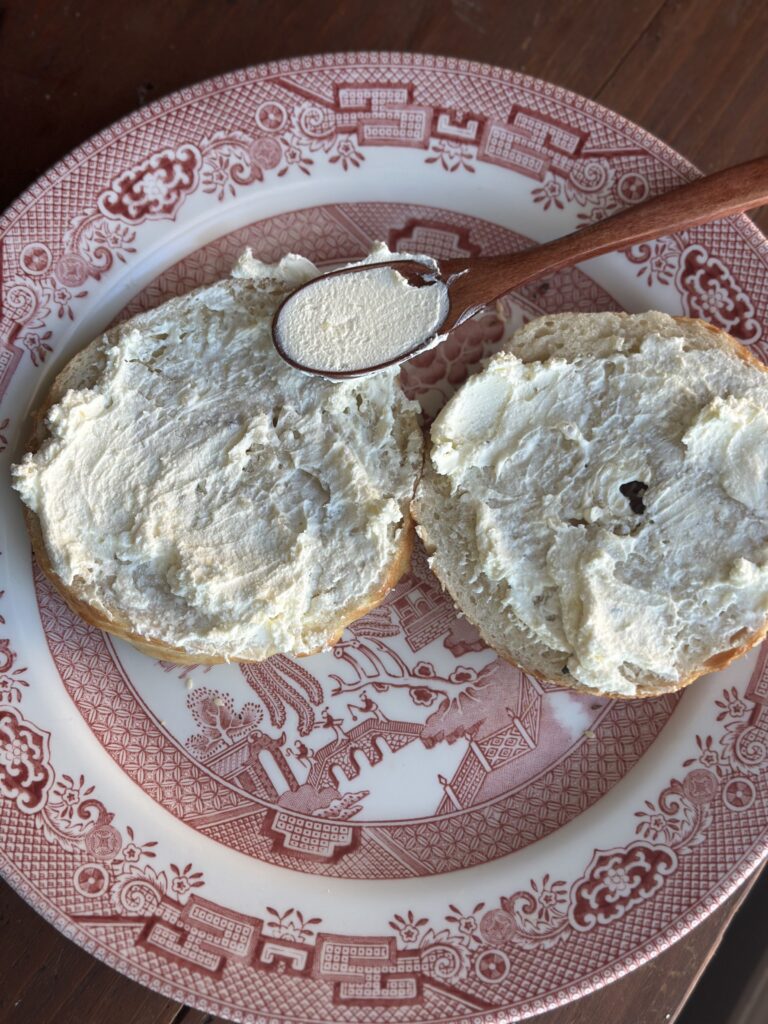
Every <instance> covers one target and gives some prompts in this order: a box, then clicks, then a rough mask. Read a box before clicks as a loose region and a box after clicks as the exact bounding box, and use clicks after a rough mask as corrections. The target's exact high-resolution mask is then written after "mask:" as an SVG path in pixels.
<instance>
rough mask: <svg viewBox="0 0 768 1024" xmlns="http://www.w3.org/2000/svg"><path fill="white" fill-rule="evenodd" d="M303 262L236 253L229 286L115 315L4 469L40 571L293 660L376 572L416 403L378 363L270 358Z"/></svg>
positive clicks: (413, 434)
mask: <svg viewBox="0 0 768 1024" xmlns="http://www.w3.org/2000/svg"><path fill="white" fill-rule="evenodd" d="M318 273H319V271H318V270H317V268H316V267H315V266H314V265H313V264H312V263H310V262H309V261H308V260H305V259H303V258H302V257H299V256H287V257H285V258H284V259H283V260H281V262H280V263H279V264H277V265H274V266H270V265H266V264H263V263H260V262H259V261H258V260H255V259H254V258H253V257H252V256H251V254H250V252H246V253H245V254H244V255H243V257H242V258H241V259H240V261H239V262H238V264H237V266H236V267H235V270H234V271H233V276H232V278H231V279H228V280H225V281H221V282H218V283H216V284H213V285H210V286H208V287H206V288H203V289H199V290H197V291H195V292H192V293H190V294H189V295H187V296H184V297H183V298H182V299H179V300H174V301H172V302H171V303H167V304H165V305H164V306H161V307H159V308H158V309H156V310H152V311H150V312H147V313H144V314H141V315H140V316H138V317H136V318H134V319H133V320H131V321H129V322H127V323H125V324H122V325H118V326H117V327H115V328H113V329H112V330H111V331H110V332H109V333H108V334H106V335H105V336H104V337H103V339H102V342H101V344H100V345H99V347H98V351H92V352H89V353H88V356H87V357H88V359H89V360H90V362H89V363H88V364H87V365H86V373H87V374H89V378H90V379H88V380H87V381H86V383H78V381H77V380H76V379H75V380H74V386H73V387H72V388H71V390H68V391H67V392H66V393H65V394H64V395H63V397H62V398H61V399H60V401H58V403H57V404H55V405H54V406H53V407H52V408H51V409H50V411H49V412H48V415H47V424H46V425H47V428H48V437H47V439H46V440H45V441H44V442H43V443H42V445H41V447H40V449H39V450H38V451H37V452H36V453H35V454H29V455H27V456H26V457H25V458H24V459H23V460H22V461H21V464H20V465H18V466H17V467H15V470H14V477H13V479H14V486H15V487H16V489H17V490H18V492H19V494H20V495H21V497H22V498H23V500H24V501H25V502H26V504H27V505H28V506H29V507H30V508H31V509H32V510H33V511H34V512H35V513H36V514H37V516H38V517H39V519H40V523H41V526H42V531H43V536H44V539H45V546H46V550H47V553H48V555H49V558H50V561H51V564H52V567H53V569H54V571H55V572H56V573H57V575H58V576H59V577H60V578H61V579H62V580H63V581H64V583H65V584H67V585H68V586H71V587H73V588H76V591H77V593H78V594H79V595H80V596H81V597H82V598H83V599H84V600H86V601H87V602H88V603H89V604H91V605H92V606H93V607H96V608H99V609H101V610H103V611H104V613H106V614H107V616H111V615H113V614H114V613H115V612H117V613H118V614H119V615H120V616H121V617H123V618H125V619H126V620H127V621H128V623H129V625H130V627H131V628H132V630H133V631H134V632H136V633H138V634H140V635H141V636H142V637H145V638H151V639H155V640H159V641H161V642H163V643H166V644H170V645H173V646H176V647H181V648H183V649H184V650H185V651H187V652H190V653H192V654H203V655H211V656H220V657H225V658H226V657H229V656H233V657H240V658H252V659H254V660H259V659H262V658H266V657H268V656H269V655H271V654H273V653H275V652H279V651H290V652H297V653H303V652H307V651H310V650H312V649H314V648H316V647H317V646H318V645H322V644H323V643H324V642H325V641H326V639H327V637H328V635H329V628H330V627H329V623H333V622H335V621H337V620H338V619H339V618H340V617H343V616H344V615H345V614H347V615H348V614H349V613H350V611H352V610H354V609H355V608H357V607H358V606H359V605H360V603H361V602H364V601H365V599H368V600H370V599H373V598H375V595H376V593H377V588H380V587H381V586H382V584H383V582H384V579H385V578H386V575H387V572H388V571H389V568H390V565H391V562H392V559H393V558H394V556H395V554H396V552H397V551H398V550H399V545H400V543H401V539H402V530H403V528H404V515H405V513H406V511H407V507H408V502H409V500H410V498H411V496H412V492H413V487H414V483H415V479H416V475H417V473H418V471H419V468H420V465H421V447H422V439H421V433H420V430H419V428H418V425H417V423H416V420H415V415H416V411H417V408H418V407H417V406H416V405H415V403H412V402H409V401H408V400H407V399H406V398H405V397H404V395H403V393H402V391H401V389H400V387H399V385H398V383H397V379H396V375H397V371H396V369H393V370H390V371H384V372H382V373H380V374H376V375H375V376H372V377H370V378H366V379H365V380H358V381H345V382H342V383H332V382H330V381H326V380H323V379H322V378H319V377H307V376H305V375H304V374H301V373H298V372H297V371H296V370H293V369H291V368H290V367H289V366H288V365H287V364H286V363H285V362H284V361H283V360H282V359H280V357H279V356H278V355H277V353H276V352H275V350H274V347H273V345H272V338H271V321H272V316H273V314H274V311H275V309H276V308H277V306H278V305H279V303H280V302H281V301H282V299H283V298H284V297H285V296H286V295H287V294H288V293H289V292H290V291H292V290H293V289H294V288H296V287H297V286H298V285H300V284H303V283H305V282H306V281H308V280H311V279H312V278H313V277H315V276H316V275H317V274H318ZM94 368H95V371H96V372H91V371H92V370H93V369H94Z"/></svg>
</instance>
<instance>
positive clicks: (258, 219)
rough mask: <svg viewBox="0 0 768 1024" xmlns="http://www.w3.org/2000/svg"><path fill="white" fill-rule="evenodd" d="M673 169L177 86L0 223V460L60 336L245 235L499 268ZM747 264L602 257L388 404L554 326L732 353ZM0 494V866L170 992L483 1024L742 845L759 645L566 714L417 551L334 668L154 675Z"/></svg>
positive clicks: (616, 131) (529, 89)
mask: <svg viewBox="0 0 768 1024" xmlns="http://www.w3.org/2000/svg"><path fill="white" fill-rule="evenodd" d="M695 173H696V172H695V171H694V170H693V168H691V166H690V165H689V164H687V163H686V162H685V161H684V160H682V159H681V158H680V157H679V156H678V155H677V154H675V153H674V152H673V151H671V150H670V149H668V148H667V147H666V146H664V145H663V144H661V143H660V142H658V141H657V140H656V139H654V138H652V137H651V136H649V135H648V134H647V133H645V132H643V131H641V130H640V129H639V128H637V127H635V126H634V125H632V124H630V123H628V122H627V121H625V120H623V119H622V118H620V117H619V116H618V115H616V114H614V113H611V112H610V111H607V110H605V109H603V108H601V107H599V106H597V105H595V104H593V103H591V102H589V101H587V100H585V99H583V98H581V97H579V96H576V95H574V94H572V93H568V92H565V91H563V90H562V89H559V88H557V87H555V86H552V85H548V84H546V83H544V82H539V81H535V80H533V79H530V78H526V77H524V76H522V75H516V74H513V73H512V72H508V71H503V70H500V69H497V68H492V67H486V66H481V65H475V64H469V63H466V62H461V61H454V60H447V59H440V58H434V57H427V56H418V55H408V54H351V55H340V56H338V55H337V56H323V57H315V58H305V59H301V60H295V61H286V62H281V63H279V64H275V65H265V66H262V67H257V68H250V69H247V70H245V71H242V72H237V73H235V74H232V75H227V76H225V77H223V78H220V79H215V80H213V81H210V82H206V83H203V84H201V85H199V86H196V87H194V88H192V89H187V90H184V91H182V92H180V93H176V94H174V95H173V96H170V97H168V98H166V99H164V100H162V101H160V102H158V103H155V104H153V105H151V106H149V107H146V108H144V109H143V110H141V111H139V112H137V113H136V114H134V115H132V116H130V117H128V118H126V119H125V120H124V121H122V122H120V123H119V124H117V125H115V126H113V127H112V128H109V129H107V130H106V131H105V132H103V133H102V134H101V135H99V136H97V137H95V138H94V139H92V140H91V141H89V142H88V143H86V144H85V145H84V146H83V147H81V149H79V150H78V151H76V152H75V153H73V154H72V155H71V156H69V157H67V158H66V159H65V160H63V161H62V162H61V163H60V164H58V165H57V166H56V167H55V168H54V169H53V170H52V171H50V172H49V174H47V175H46V176H45V177H43V178H41V179H40V180H39V181H38V182H37V183H35V185H33V186H32V188H31V189H30V190H29V191H28V192H27V193H26V194H25V195H24V196H22V197H21V199H19V201H18V202H17V203H16V204H15V205H14V206H13V207H12V208H11V209H10V210H9V211H8V212H7V214H6V215H5V217H4V218H3V219H2V221H0V244H1V245H2V289H3V291H2V320H1V321H0V337H1V339H2V348H0V447H2V455H1V456H0V457H2V458H3V459H5V460H6V461H8V460H10V459H11V458H13V457H15V456H16V455H17V454H18V452H19V451H20V450H21V446H22V445H23V439H24V435H25V431H26V429H28V428H27V424H28V420H29V413H30V410H31V409H33V408H34V407H35V405H36V404H37V403H38V402H39V401H40V399H41V397H42V395H43V394H44V392H45V390H46V388H47V387H48V385H49V384H50V380H51V378H52V375H53V373H54V372H55V370H56V369H57V368H58V367H60V366H61V365H63V363H64V362H65V361H66V360H67V359H68V358H69V357H70V356H71V355H72V354H73V353H74V352H75V351H76V350H77V349H78V348H79V347H80V346H81V345H82V344H83V343H85V342H86V341H88V340H90V338H92V337H93V336H94V335H95V334H96V333H97V332H98V331H99V330H101V329H102V328H103V327H104V326H106V325H107V324H108V323H110V322H111V321H112V320H114V319H115V318H117V317H123V316H128V315H130V314H131V313H133V312H136V311H137V310H139V309H145V308H147V307H149V306H152V305H155V304H157V303H159V302H161V301H162V300H163V299H164V298H166V297H168V296H171V295H176V294H181V293H183V292H186V291H188V290H189V289H190V288H192V287H195V286H196V285H199V284H204V283H206V282H209V281H212V280H215V279H216V278H217V277H220V276H223V275H225V274H226V273H227V272H228V271H229V269H230V267H231V266H232V263H233V262H234V259H235V258H236V256H237V254H238V253H239V252H240V251H241V250H242V248H243V247H244V246H246V245H250V246H251V247H252V248H253V249H254V251H255V252H256V254H257V255H258V256H259V257H261V258H263V259H270V260H271V259H277V258H279V257H280V256H281V255H282V254H284V253H285V252H286V251H289V250H293V251H300V252H302V253H304V254H306V255H307V256H309V257H311V258H312V259H314V260H316V261H318V262H320V263H330V262H333V261H337V260H341V259H345V258H348V257H353V256H357V255H359V254H360V253H362V252H363V251H365V249H366V247H367V246H368V245H369V244H370V242H371V241H372V240H374V239H383V240H385V241H387V242H388V244H389V245H390V247H391V248H392V249H394V250H404V251H411V252H413V251H425V252H429V253H432V254H433V255H435V256H459V255H463V254H473V255H474V254H479V253H484V254H492V253H499V252H503V251H509V250H514V249H516V248H522V247H524V246H526V245H528V244H530V242H531V241H532V240H544V239H546V238H549V237H553V236H555V235H557V234H561V233H564V232H566V231H568V230H571V229H572V228H573V227H574V226H576V225H578V224H581V223H588V222H591V221H593V220H595V219H597V218H599V217H602V216H605V215H607V214H609V213H611V212H613V211H614V210H617V209H619V208H621V207H622V206H626V205H628V204H631V203H635V202H638V201H640V200H642V199H644V198H645V197H646V196H648V195H650V194H654V193H657V192H660V191H663V190H665V189H668V188H670V187H672V186H673V185H675V184H677V183H679V182H681V181H684V180H687V179H690V178H692V177H694V176H695ZM767 269H768V245H767V244H766V242H765V240H764V239H763V237H762V236H761V235H760V233H759V232H758V231H757V230H756V229H755V228H754V226H753V225H752V224H751V222H750V221H749V220H748V219H746V218H745V217H737V218H732V219H729V220H727V221H722V222H720V223H717V224H711V225H706V226H703V227H700V228H696V229H694V230H691V231H689V232H685V233H683V234H680V235H676V236H674V237H672V238H665V239H660V240H659V241H657V242H654V243H651V244H648V245H642V246H636V247H635V248H633V249H632V250H630V251H628V252H626V253H623V254H616V255H613V256H607V257H603V258H601V259H599V260H594V261H591V262H590V263H589V264H585V265H584V267H583V268H582V269H574V270H570V271H564V272H561V273H558V274H556V275H554V276H553V277H551V278H549V279H547V280H544V281H541V282H538V283H535V284H532V285H529V286H527V287H525V288H523V289H521V290H520V291H519V292H517V293H515V294H512V295H509V296H507V297H506V298H505V299H504V300H503V301H502V303H501V304H500V306H499V308H498V310H497V311H494V312H488V313H486V314H485V315H484V316H481V317H479V318H478V319H476V320H474V321H472V322H471V323H469V324H467V325H466V326H464V327H463V328H461V329H460V330H459V331H457V332H455V333H454V335H452V336H451V337H450V338H449V339H448V340H447V341H446V342H445V343H444V344H443V345H441V346H440V347H439V348H437V349H435V350H433V351H430V352H428V353H425V354H423V355H421V356H419V357H418V358H416V359H414V360H412V361H411V362H410V363H409V364H407V365H406V367H405V368H404V371H403V377H404V383H405V385H406V387H407V389H408V391H409V393H410V394H411V395H413V396H414V397H416V398H417V399H419V400H420V401H421V403H422V405H423V407H424V409H425V411H426V413H427V415H428V416H429V415H432V414H434V412H435V411H436V410H437V409H438V408H439V407H440V406H441V404H442V403H443V402H444V401H445V400H446V398H447V397H448V396H449V395H450V394H451V393H452V391H453V390H454V389H455V387H456V386H457V385H458V384H459V383H460V382H461V381H462V380H463V379H464V378H465V377H466V375H467V373H468V372H471V370H472V368H473V367H474V366H475V365H476V364H478V363H479V361H480V360H481V359H483V358H484V357H486V356H487V355H489V354H490V353H491V352H493V351H494V350H495V349H496V348H498V346H499V344H500V343H501V342H502V341H503V339H504V337H505V336H506V335H507V334H508V332H509V331H510V330H512V329H514V328H515V327H516V326H517V325H519V324H520V323H521V322H523V320H525V319H526V318H529V317H532V316H536V315H539V314H541V313H546V312H557V311H561V310H600V309H612V308H626V309H630V310H641V309H646V308H651V307H652V308H659V309H664V310H667V311H669V312H672V313H685V314H687V315H692V316H703V317H705V318H707V319H708V320H710V321H712V322H713V323H716V324H717V325H718V326H722V327H724V328H725V329H727V330H728V331H730V332H731V333H733V334H735V335H736V336H738V337H739V338H741V339H742V340H743V341H744V342H745V343H746V344H749V345H750V346H752V347H753V349H754V350H755V351H756V353H757V354H758V355H760V356H761V357H764V356H765V355H766V338H765V335H764V329H763V324H765V323H766V307H767V305H768V285H766V281H767V280H768V278H767V277H766V270H767ZM1 500H2V503H3V506H2V507H3V515H2V519H1V522H2V537H0V548H1V550H2V555H1V556H0V576H2V583H1V584H0V586H2V588H3V591H4V593H3V596H2V598H1V599H0V630H2V632H1V633H0V829H1V831H0V865H1V866H2V870H3V873H4V875H5V876H6V878H7V879H8V880H9V881H10V882H11V884H12V885H14V886H15V887H16V888H17V890H18V891H19V892H20V893H21V894H22V895H23V896H24V897H25V898H26V899H27V900H28V901H29V902H30V903H31V904H32V905H33V906H34V907H35V908H36V909H37V910H39V911H40V912H41V913H42V914H43V915H45V916H46V917H47V918H48V919H49V920H51V921H53V922H54V923H55V924H56V925H57V927H59V928H60V929H61V930H62V931H63V932H64V933H65V934H66V935H68V936H70V937H71V938H73V939H74V940H75V941H76V942H78V943H80V944H81V945H82V946H84V947H85V948H86V949H88V950H89V951H91V952H92V953H94V954H95V955H96V956H99V957H100V958H102V959H103V960H105V961H106V962H108V963H110V964H112V965H113V966H115V967H117V968H118V969H119V970H121V971H123V972H124V973H125V974H127V975H129V976H130V977H132V978H135V979H137V980H138V981H141V982H143V983H144V984H147V985H150V986H152V987H153V988H155V989H157V990H159V991H161V992H164V993H166V994H168V995H169V996H173V997H174V998H178V999H182V1000H185V1001H187V1002H190V1003H192V1004H194V1005H196V1006H199V1007H201V1008H203V1009H205V1010H208V1011H210V1012H213V1013H219V1014H222V1015H224V1016H228V1017H232V1018H235V1019H237V1020H242V1021H248V1022H256V1021H276V1020H278V1019H279V1020H281V1021H296V1022H326V1024H327V1022H329V1021H345V1022H350V1024H358V1022H361V1024H362V1022H376V1021H380V1022H388V1024H389V1022H397V1021H402V1022H406V1021H408V1022H415V1021H419V1022H425V1024H437V1022H443V1021H446V1022H447V1021H478V1022H479V1021H484V1022H486V1024H500V1022H502V1021H509V1020H515V1019H519V1018H521V1017H525V1016H528V1015H532V1014H535V1013H538V1012H541V1011H542V1010H545V1009H548V1008H551V1007H554V1006H557V1005H560V1004H562V1003H565V1002H567V1001H568V1000H571V999H575V998H577V997H578V996H580V995H583V994H585V993H587V992H589V991H592V990H593V989H595V988H597V987H599V986H600V985H604V984H606V983H607V982H609V981H611V980H613V979H614V978H617V977H619V976H620V975H622V974H624V973H626V972H627V971H629V970H631V969H632V968H633V967H636V966H638V965H639V964H641V963H643V962H644V961H646V960H647V959H649V958H650V957H652V956H654V955H656V954H657V953H659V952H660V951H661V950H662V949H664V948H665V947H666V946H667V945H669V944H670V943H671V942H673V941H674V940H675V939H676V938H678V937H679V936H681V935H682V934H684V933H685V932H686V931H687V930H688V929H690V928H691V927H693V925H695V924H696V923H697V922H698V921H700V920H701V919H702V918H703V917H705V916H706V915H707V914H708V913H709V912H710V911H711V910H712V909H714V908H715V907H716V906H717V905H718V904H719V903H720V902H721V901H722V900H723V899H725V898H726V896H727V895H728V894H729V893H730V892H731V891H733V889H734V888H735V886H736V885H738V883H739V882H740V881H741V880H742V879H743V878H744V877H745V876H746V875H747V874H748V873H749V872H750V871H751V870H752V869H753V868H754V867H755V866H756V864H757V863H758V861H759V859H760V858H761V857H762V856H763V855H764V854H765V852H766V849H767V848H768V797H766V788H765V785H764V784H763V783H764V775H765V772H766V768H767V767H768V748H767V746H766V729H767V726H766V721H767V718H768V712H766V711H765V705H766V703H767V702H768V668H766V666H765V653H764V651H755V652H753V653H752V655H751V656H749V657H748V658H746V659H744V660H742V661H740V662H739V663H738V664H736V665H734V666H732V667H731V668H730V669H728V670H727V671H726V672H724V673H721V674H719V675H718V676H712V677H709V678H708V679H707V680H703V681H701V682H700V683H697V685H696V686H695V687H693V688H692V689H691V690H689V691H686V693H685V695H684V696H682V697H677V696H674V697H662V698H659V699H657V700H646V701H630V702H611V701H605V700H602V699H600V698H590V697H589V696H578V695H576V694H572V693H570V692H569V691H567V690H564V689H562V688H560V687H555V686H549V685H543V684H540V683H538V682H537V681H536V680H534V679H531V678H530V677H528V676H526V675H525V674H524V673H522V672H520V671H518V670H517V669H514V668H512V667H511V666H509V665H507V664H506V663H504V662H502V661H500V660H499V659H497V658H496V657H495V656H494V654H493V652H492V651H490V650H489V649H488V648H487V647H486V646H485V645H484V644H483V643H482V641H481V640H480V638H479V636H478V635H477V633H476V632H475V631H474V630H473V629H472V628H471V627H469V626H468V625H467V623H466V622H465V621H464V620H462V619H460V618H457V616H456V614H455V611H454V609H453V607H452V605H451V603H450V602H449V601H447V600H446V598H445V597H444V596H443V595H442V593H441V592H440V589H439V587H438V586H437V585H436V581H435V580H434V579H433V577H432V576H431V574H430V572H429V569H428V567H427V565H426V560H425V558H424V555H423V552H421V551H419V550H417V551H416V553H415V555H414V560H413V565H412V569H411V572H410V574H409V575H408V576H407V577H406V578H405V579H404V580H403V581H401V583H400V584H399V585H398V586H397V587H396V588H395V590H394V591H393V592H392V593H391V594H390V596H389V598H388V600H387V601H386V602H385V604H384V605H383V606H382V607H381V608H379V609H377V610H376V611H375V612H373V613H372V614H370V615H368V616H367V617H366V618H364V619H362V620H360V621H359V622H356V623H354V624H353V625H352V626H351V627H350V628H349V629H348V630H347V632H346V633H345V635H344V637H343V638H342V640H341V642H340V643H338V644H337V645H336V646H335V647H334V648H333V650H332V651H329V652H326V653H324V654H321V655H318V656H315V657H312V658H307V659H302V660H301V661H295V660H293V659H291V658H287V657H276V658H272V659H271V660H270V661H269V662H266V663H264V664H261V665H249V666H232V665H230V666H215V667H202V666H200V667H193V668H191V669H190V668H183V667H181V666H176V665H172V664H169V663H164V662H159V661H153V660H151V659H149V658H147V657H145V656H143V655H140V654H139V653H138V652H137V651H135V650H134V649H133V648H132V647H130V646H129V645H127V644H124V643H122V642H120V641H117V640H114V639H113V638H110V637H108V636H107V635H106V634H103V633H101V632H99V631H98V630H94V629H92V628H91V627H89V626H87V625H86V624H85V623H84V622H82V621H81V620H80V619H79V618H78V617H77V616H74V615H73V614H72V613H71V612H70V611H69V610H68V609H67V608H66V607H65V606H64V605H63V603H62V602H61V600H60V599H59V598H58V597H57V595H56V594H55V593H54V592H53V591H52V590H51V588H50V587H49V586H48V584H47V583H46V581H45V579H44V578H43V577H42V575H41V574H40V573H39V571H38V570H37V569H36V567H35V566H34V565H33V564H32V562H31V560H30V553H29V545H28V543H27V540H26V535H25V532H24V528H23V520H22V515H21V509H20V506H19V503H18V501H17V500H15V498H14V497H13V495H12V494H11V493H10V491H9V490H8V489H7V488H6V489H5V490H4V491H3V493H2V497H1ZM651 746H652V747H653V750H652V753H651V754H650V755H649V753H648V752H649V748H651Z"/></svg>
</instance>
